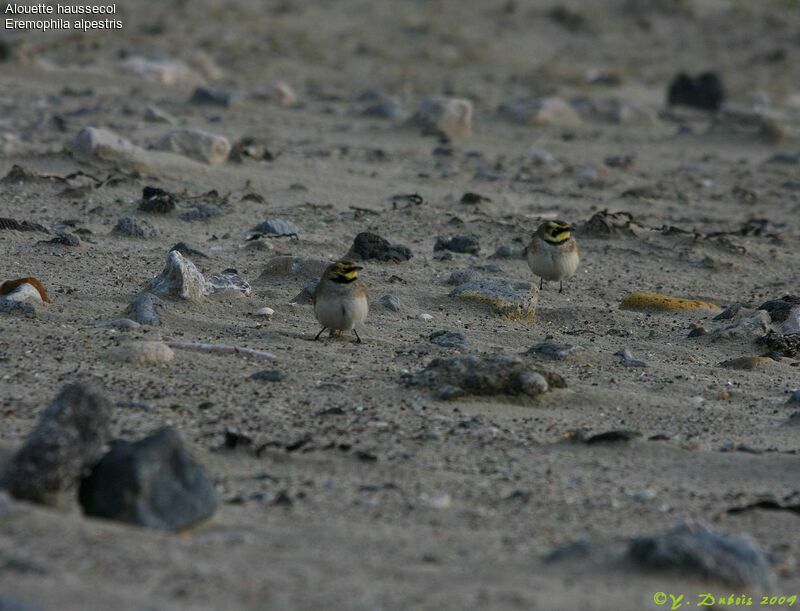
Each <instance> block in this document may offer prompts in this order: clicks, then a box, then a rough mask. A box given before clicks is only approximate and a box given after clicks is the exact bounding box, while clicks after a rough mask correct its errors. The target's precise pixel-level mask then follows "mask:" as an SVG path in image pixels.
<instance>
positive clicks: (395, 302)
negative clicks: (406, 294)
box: [379, 295, 402, 312]
mask: <svg viewBox="0 0 800 611" xmlns="http://www.w3.org/2000/svg"><path fill="white" fill-rule="evenodd" d="M379 303H380V304H381V305H382V306H383V307H384V308H386V309H387V310H391V311H392V312H399V311H400V308H401V307H402V304H401V303H400V300H399V299H398V298H397V297H395V296H394V295H384V296H383V297H381V298H380V300H379Z"/></svg>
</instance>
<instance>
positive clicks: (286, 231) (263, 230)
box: [253, 219, 300, 237]
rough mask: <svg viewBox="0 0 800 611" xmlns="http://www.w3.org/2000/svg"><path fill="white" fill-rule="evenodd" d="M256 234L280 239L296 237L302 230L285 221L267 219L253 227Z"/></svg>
mask: <svg viewBox="0 0 800 611" xmlns="http://www.w3.org/2000/svg"><path fill="white" fill-rule="evenodd" d="M253 231H254V232H255V233H260V234H263V235H267V236H273V237H280V236H294V237H296V236H297V235H298V234H299V233H300V230H299V229H298V228H297V226H296V225H294V224H293V223H290V222H289V221H284V220H283V219H267V220H266V221H264V222H262V223H259V224H258V225H256V226H255V227H253Z"/></svg>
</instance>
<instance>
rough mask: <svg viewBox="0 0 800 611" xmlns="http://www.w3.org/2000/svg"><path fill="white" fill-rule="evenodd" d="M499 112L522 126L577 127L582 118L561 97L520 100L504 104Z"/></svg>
mask: <svg viewBox="0 0 800 611" xmlns="http://www.w3.org/2000/svg"><path fill="white" fill-rule="evenodd" d="M499 112H500V114H501V115H503V116H505V117H506V118H508V119H510V120H511V121H513V122H514V123H520V124H522V125H533V126H543V125H557V126H561V127H575V126H576V125H580V123H581V117H580V115H579V114H578V113H577V112H575V109H574V108H573V107H572V106H571V105H570V104H569V103H568V102H567V101H566V100H564V99H563V98H559V97H545V98H537V99H532V100H518V101H516V102H511V103H510V104H504V105H503V106H501V107H500V109H499Z"/></svg>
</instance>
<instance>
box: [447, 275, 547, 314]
mask: <svg viewBox="0 0 800 611" xmlns="http://www.w3.org/2000/svg"><path fill="white" fill-rule="evenodd" d="M517 286H518V285H512V284H511V283H510V282H509V281H507V280H503V279H487V278H478V279H476V280H471V281H469V282H464V283H462V284H459V285H458V286H457V287H456V288H454V289H453V290H452V291H450V297H454V298H456V299H460V300H461V301H468V302H473V303H478V304H485V305H487V306H489V307H491V309H492V311H493V312H494V314H496V315H498V316H503V317H505V318H510V319H512V320H533V318H534V317H535V316H536V306H537V304H538V302H539V287H538V286H535V285H534V286H530V285H529V286H528V288H525V289H522V288H517Z"/></svg>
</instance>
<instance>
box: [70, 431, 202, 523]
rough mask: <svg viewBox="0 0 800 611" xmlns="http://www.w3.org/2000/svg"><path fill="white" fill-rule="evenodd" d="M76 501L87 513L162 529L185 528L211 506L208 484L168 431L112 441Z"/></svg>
mask: <svg viewBox="0 0 800 611" xmlns="http://www.w3.org/2000/svg"><path fill="white" fill-rule="evenodd" d="M79 500H80V503H81V506H82V507H83V510H84V512H85V513H86V514H87V515H90V516H96V517H100V518H107V519H110V520H118V521H121V522H130V523H132V524H138V525H140V526H148V527H151V528H160V529H164V530H182V529H184V528H188V527H190V526H192V525H194V524H197V523H198V522H201V521H203V520H205V519H207V518H209V517H211V515H212V514H213V513H214V511H215V510H216V507H217V497H216V492H215V491H214V484H213V482H212V481H211V480H210V479H209V478H208V476H207V475H206V472H205V469H204V468H203V467H202V465H200V464H199V463H197V462H196V461H195V460H194V459H193V458H192V457H191V456H190V455H189V453H188V452H187V450H186V448H185V447H184V445H183V441H182V440H181V437H180V435H179V434H178V432H177V431H176V430H175V429H172V428H164V429H161V430H160V431H158V432H156V433H154V434H153V435H150V436H149V437H146V438H145V439H142V440H141V441H137V442H129V441H114V442H113V443H112V445H111V449H110V450H109V452H108V454H106V455H105V456H104V457H103V458H102V459H101V460H100V462H98V463H97V465H96V466H95V468H94V469H93V470H92V472H91V474H90V475H89V476H88V477H87V478H86V479H84V480H83V482H82V483H81V488H80V494H79Z"/></svg>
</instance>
